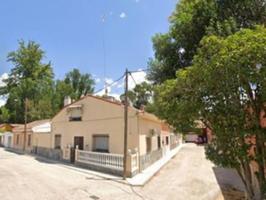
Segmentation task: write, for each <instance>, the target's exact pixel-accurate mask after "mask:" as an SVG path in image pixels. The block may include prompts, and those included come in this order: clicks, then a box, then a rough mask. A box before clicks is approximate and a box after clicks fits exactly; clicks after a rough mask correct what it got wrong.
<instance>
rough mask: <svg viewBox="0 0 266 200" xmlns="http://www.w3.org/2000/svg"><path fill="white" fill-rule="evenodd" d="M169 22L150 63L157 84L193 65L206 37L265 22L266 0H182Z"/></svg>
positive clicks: (155, 40) (156, 40) (155, 41)
mask: <svg viewBox="0 0 266 200" xmlns="http://www.w3.org/2000/svg"><path fill="white" fill-rule="evenodd" d="M169 21H170V29H169V32H168V33H165V34H157V35H155V36H154V38H153V48H154V51H155V58H154V59H151V60H150V61H149V63H148V65H149V69H150V70H149V73H148V78H149V80H151V81H152V82H154V83H155V84H157V83H158V84H161V83H163V82H164V81H165V80H167V79H172V78H175V75H176V71H177V70H178V69H182V68H184V67H188V66H190V65H191V64H192V60H193V57H194V55H195V54H196V52H197V48H198V47H199V44H200V41H201V40H202V38H203V37H204V36H206V35H212V34H215V35H219V36H228V35H231V34H233V33H235V32H237V31H238V30H240V29H241V28H252V27H254V26H255V25H256V24H264V25H265V24H266V4H265V1H264V0H243V1H239V0H233V1H231V0H181V1H179V3H178V4H177V6H176V9H175V11H174V12H173V14H172V15H171V16H170V18H169Z"/></svg>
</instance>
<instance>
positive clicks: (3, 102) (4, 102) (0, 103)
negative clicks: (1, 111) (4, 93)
mask: <svg viewBox="0 0 266 200" xmlns="http://www.w3.org/2000/svg"><path fill="white" fill-rule="evenodd" d="M5 104H6V99H1V98H0V107H1V106H4V105H5Z"/></svg>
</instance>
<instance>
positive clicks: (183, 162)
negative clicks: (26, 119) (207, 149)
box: [0, 144, 220, 200]
mask: <svg viewBox="0 0 266 200" xmlns="http://www.w3.org/2000/svg"><path fill="white" fill-rule="evenodd" d="M214 171H215V170H213V165H212V164H211V163H210V162H209V161H207V160H206V159H205V156H204V148H203V147H198V146H196V145H193V144H188V145H185V146H184V148H183V149H182V150H181V151H180V152H179V153H178V154H177V155H176V156H175V157H174V158H173V159H172V160H171V161H170V162H169V163H168V164H167V165H166V166H165V167H164V168H163V169H162V170H161V171H160V172H159V173H158V174H157V175H156V176H155V177H154V178H153V179H152V180H151V181H150V182H149V183H147V184H146V185H145V186H144V187H143V188H140V187H135V188H133V187H130V186H129V185H127V184H125V183H121V182H120V181H121V180H117V179H115V180H112V179H111V180H107V179H103V178H100V177H99V176H96V175H94V174H91V173H90V172H89V171H87V172H86V170H80V169H79V168H75V167H71V166H67V165H63V164H61V163H54V162H50V163H49V162H44V161H42V160H40V159H36V158H34V157H31V156H25V155H18V154H14V153H10V152H7V151H5V150H4V149H2V148H0V185H1V186H0V199H1V200H18V199H19V200H36V199H38V200H59V199H60V200H61V199H62V200H63V199H69V200H83V199H86V200H90V199H92V200H97V199H99V200H110V199H114V200H122V199H127V200H131V199H132V200H133V199H134V200H135V199H136V200H139V199H147V200H171V199H177V200H194V199H195V200H201V199H202V200H205V199H206V200H207V199H211V200H213V198H214V196H216V195H217V194H219V191H220V187H219V184H218V182H217V178H216V176H215V173H214Z"/></svg>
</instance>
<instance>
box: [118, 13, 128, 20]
mask: <svg viewBox="0 0 266 200" xmlns="http://www.w3.org/2000/svg"><path fill="white" fill-rule="evenodd" d="M119 17H120V18H122V19H123V18H126V17H127V14H126V13H125V12H122V13H121V14H120V15H119Z"/></svg>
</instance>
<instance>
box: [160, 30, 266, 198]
mask: <svg viewBox="0 0 266 200" xmlns="http://www.w3.org/2000/svg"><path fill="white" fill-rule="evenodd" d="M265 49H266V29H265V28H264V27H257V28H255V29H254V30H249V29H244V30H241V31H240V32H238V33H236V34H234V35H232V36H229V37H227V38H222V37H217V36H210V37H206V38H204V39H203V41H202V42H201V48H200V49H199V50H198V53H197V55H196V56H195V57H194V60H193V65H192V66H191V67H189V68H187V69H184V70H181V71H178V73H177V79H175V80H169V81H166V82H165V84H163V85H161V86H160V87H159V88H158V89H157V90H156V92H157V95H156V98H155V103H156V105H157V106H156V108H157V110H156V113H157V115H159V116H161V118H163V119H165V120H167V121H168V122H169V123H170V124H172V125H174V126H175V127H176V128H177V129H178V130H181V131H184V130H185V129H187V128H193V127H195V124H194V122H195V120H198V119H201V120H202V122H203V123H204V124H205V125H206V126H208V127H209V128H210V129H211V130H212V131H213V133H214V135H215V137H214V139H213V140H212V141H211V143H210V144H209V145H208V146H207V148H206V153H207V156H208V158H209V159H211V160H212V161H214V163H215V164H217V165H218V166H223V167H232V168H235V169H236V170H237V171H238V173H239V175H240V176H241V177H242V179H243V181H244V183H245V186H246V189H247V191H248V194H249V198H250V199H265V198H266V177H265V171H264V170H265V166H266V146H265V144H266V127H265V126H264V125H263V124H262V123H261V122H262V120H265V113H266V106H265V102H266V79H265V77H266V51H265ZM202 66H204V67H202ZM251 163H256V164H257V165H258V169H257V171H256V173H255V174H254V173H253V172H254V171H253V170H254V169H253V168H252V165H251ZM253 176H254V177H255V179H253ZM254 180H257V181H258V183H259V188H257V187H256V183H255V182H254Z"/></svg>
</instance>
